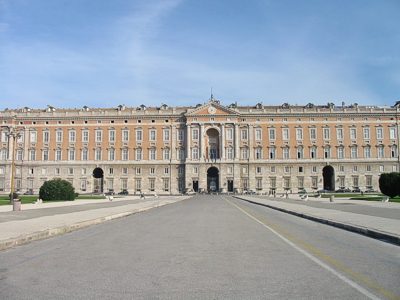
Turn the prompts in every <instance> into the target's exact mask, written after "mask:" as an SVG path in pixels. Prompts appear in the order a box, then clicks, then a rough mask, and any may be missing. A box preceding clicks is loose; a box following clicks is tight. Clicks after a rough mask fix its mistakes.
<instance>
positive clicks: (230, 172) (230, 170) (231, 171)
mask: <svg viewBox="0 0 400 300" xmlns="http://www.w3.org/2000/svg"><path fill="white" fill-rule="evenodd" d="M227 173H228V174H233V167H231V166H229V167H228V170H227Z"/></svg>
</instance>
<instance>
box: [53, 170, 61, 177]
mask: <svg viewBox="0 0 400 300" xmlns="http://www.w3.org/2000/svg"><path fill="white" fill-rule="evenodd" d="M60 173H61V172H60V168H55V169H54V174H55V175H57V176H58V175H60Z"/></svg>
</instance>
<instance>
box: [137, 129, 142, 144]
mask: <svg viewBox="0 0 400 300" xmlns="http://www.w3.org/2000/svg"><path fill="white" fill-rule="evenodd" d="M142 139H143V132H142V130H141V129H137V130H136V141H137V142H141V141H142Z"/></svg>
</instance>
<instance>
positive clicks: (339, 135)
mask: <svg viewBox="0 0 400 300" xmlns="http://www.w3.org/2000/svg"><path fill="white" fill-rule="evenodd" d="M336 137H337V139H338V140H343V128H336Z"/></svg>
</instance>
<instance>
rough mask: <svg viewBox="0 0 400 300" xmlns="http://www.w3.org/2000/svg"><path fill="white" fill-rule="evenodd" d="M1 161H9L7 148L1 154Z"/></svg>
mask: <svg viewBox="0 0 400 300" xmlns="http://www.w3.org/2000/svg"><path fill="white" fill-rule="evenodd" d="M0 154H1V155H0V159H1V160H7V156H8V151H7V149H6V148H3V149H1V153H0Z"/></svg>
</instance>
